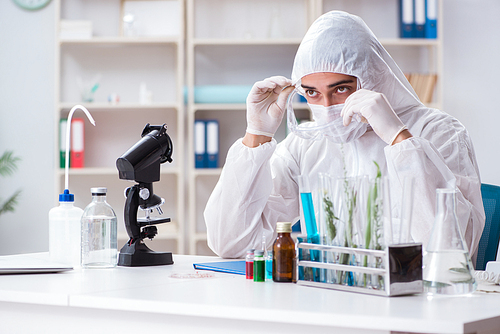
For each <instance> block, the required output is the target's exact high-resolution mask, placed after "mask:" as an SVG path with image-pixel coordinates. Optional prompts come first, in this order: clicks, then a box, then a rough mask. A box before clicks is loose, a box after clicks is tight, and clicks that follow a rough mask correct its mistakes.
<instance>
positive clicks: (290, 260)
mask: <svg viewBox="0 0 500 334" xmlns="http://www.w3.org/2000/svg"><path fill="white" fill-rule="evenodd" d="M276 232H277V233H278V236H277V237H276V240H275V241H274V244H273V281H274V282H295V242H294V241H293V239H292V236H291V233H292V224H291V223H290V222H278V223H277V224H276Z"/></svg>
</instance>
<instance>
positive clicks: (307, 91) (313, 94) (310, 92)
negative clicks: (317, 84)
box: [306, 89, 318, 97]
mask: <svg viewBox="0 0 500 334" xmlns="http://www.w3.org/2000/svg"><path fill="white" fill-rule="evenodd" d="M306 95H307V96H308V97H317V96H318V92H316V91H314V90H310V89H309V90H306Z"/></svg>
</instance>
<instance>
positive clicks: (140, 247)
mask: <svg viewBox="0 0 500 334" xmlns="http://www.w3.org/2000/svg"><path fill="white" fill-rule="evenodd" d="M141 137H142V138H141V139H140V140H139V141H138V142H137V143H135V144H134V145H133V146H132V147H131V148H130V149H129V150H128V151H127V152H125V153H124V154H123V155H122V156H121V157H120V158H118V160H116V167H117V168H118V175H119V178H120V179H122V180H130V181H134V182H137V183H136V184H135V185H133V186H132V187H129V188H127V189H125V196H126V200H125V210H124V212H125V217H124V220H125V228H126V229H127V234H128V236H129V237H130V239H129V240H128V241H127V243H126V244H125V245H124V246H123V247H122V249H121V250H120V254H119V255H118V265H119V266H127V267H136V266H158V265H166V264H173V263H174V262H173V260H172V253H170V252H168V253H159V252H155V251H153V250H151V249H150V248H149V247H148V246H147V245H146V244H144V242H143V240H144V239H145V238H149V239H153V238H154V236H155V235H156V234H157V233H158V230H157V228H156V226H155V225H157V224H162V223H168V222H170V218H152V217H151V216H150V214H151V213H152V212H153V211H154V210H155V209H156V210H158V213H159V214H160V215H161V214H163V211H162V209H161V205H163V204H164V203H165V200H164V199H163V198H161V197H159V196H157V195H155V194H154V192H153V182H156V181H159V180H160V164H163V163H165V162H167V161H168V162H169V163H170V162H172V151H173V145H172V140H171V139H170V137H169V136H168V134H167V125H166V124H163V125H161V126H160V125H150V124H149V123H148V124H146V127H145V128H144V130H143V131H142V134H141ZM138 210H141V211H144V212H145V217H143V218H138V217H137V213H138Z"/></svg>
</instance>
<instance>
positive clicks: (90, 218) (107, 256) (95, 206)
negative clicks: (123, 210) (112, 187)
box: [81, 187, 118, 268]
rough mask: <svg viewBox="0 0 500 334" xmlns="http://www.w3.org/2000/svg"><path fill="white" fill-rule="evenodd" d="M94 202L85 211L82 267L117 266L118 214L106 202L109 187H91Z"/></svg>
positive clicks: (83, 217) (82, 222) (82, 221)
mask: <svg viewBox="0 0 500 334" xmlns="http://www.w3.org/2000/svg"><path fill="white" fill-rule="evenodd" d="M90 191H91V192H92V202H91V203H90V204H89V205H88V206H87V207H86V208H85V210H84V211H83V216H82V220H81V224H82V257H81V262H82V267H83V268H111V267H115V266H116V262H117V256H118V249H117V235H116V234H117V231H116V228H117V227H116V220H117V219H116V214H115V212H114V211H113V208H112V207H111V206H110V205H109V204H108V203H107V202H106V192H107V189H106V188H104V187H98V188H91V189H90Z"/></svg>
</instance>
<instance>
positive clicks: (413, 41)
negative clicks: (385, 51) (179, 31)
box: [379, 38, 440, 46]
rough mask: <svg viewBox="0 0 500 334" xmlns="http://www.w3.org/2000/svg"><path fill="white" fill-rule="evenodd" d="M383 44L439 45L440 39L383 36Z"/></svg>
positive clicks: (381, 40)
mask: <svg viewBox="0 0 500 334" xmlns="http://www.w3.org/2000/svg"><path fill="white" fill-rule="evenodd" d="M379 41H380V43H381V44H382V45H383V46H439V44H440V41H439V40H438V39H431V38H385V39H384V38H381V39H379Z"/></svg>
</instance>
